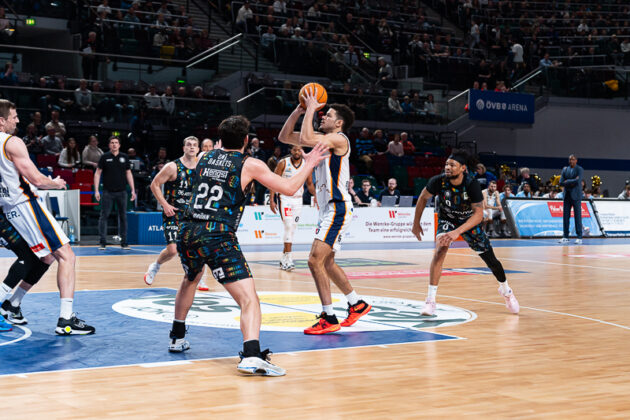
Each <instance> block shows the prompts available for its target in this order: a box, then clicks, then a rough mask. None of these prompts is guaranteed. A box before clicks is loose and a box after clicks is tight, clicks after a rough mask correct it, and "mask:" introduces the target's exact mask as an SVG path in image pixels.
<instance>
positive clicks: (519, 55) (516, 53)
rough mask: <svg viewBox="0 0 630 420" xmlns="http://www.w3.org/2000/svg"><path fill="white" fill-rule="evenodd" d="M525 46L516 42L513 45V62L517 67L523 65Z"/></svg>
mask: <svg viewBox="0 0 630 420" xmlns="http://www.w3.org/2000/svg"><path fill="white" fill-rule="evenodd" d="M523 61H524V58H523V46H522V45H521V44H519V43H518V42H515V43H514V44H513V45H512V62H513V63H514V65H515V66H520V65H522V64H523Z"/></svg>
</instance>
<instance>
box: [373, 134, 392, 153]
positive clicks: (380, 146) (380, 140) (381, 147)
mask: <svg viewBox="0 0 630 420" xmlns="http://www.w3.org/2000/svg"><path fill="white" fill-rule="evenodd" d="M372 144H373V146H374V149H376V153H385V151H386V150H387V146H388V145H389V142H388V141H387V139H386V138H385V136H384V135H383V130H380V129H377V130H374V139H373V140H372Z"/></svg>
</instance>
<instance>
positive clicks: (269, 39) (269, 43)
mask: <svg viewBox="0 0 630 420" xmlns="http://www.w3.org/2000/svg"><path fill="white" fill-rule="evenodd" d="M276 38H277V37H276V34H275V33H273V26H271V25H269V26H267V31H266V32H265V33H264V34H262V36H261V37H260V45H261V46H262V47H263V49H264V52H265V54H266V55H267V56H268V57H272V58H274V59H275V54H274V51H275V50H274V48H275V44H276Z"/></svg>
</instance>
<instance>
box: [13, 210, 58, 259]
mask: <svg viewBox="0 0 630 420" xmlns="http://www.w3.org/2000/svg"><path fill="white" fill-rule="evenodd" d="M4 214H5V216H6V217H7V220H9V221H10V222H11V224H12V225H13V227H15V230H17V231H18V232H19V233H20V235H22V237H23V238H24V240H25V241H26V243H27V244H28V246H29V247H31V250H32V251H33V252H34V253H35V255H37V256H38V257H39V258H42V257H45V256H46V255H48V254H52V253H53V252H55V251H56V250H58V249H59V248H61V247H62V246H64V245H65V244H67V243H68V242H70V240H69V239H68V237H67V236H66V234H65V233H64V231H63V229H61V226H59V223H58V222H57V221H56V220H55V218H54V217H53V216H52V215H51V214H50V213H49V212H48V209H46V207H45V206H44V205H42V203H41V202H40V201H39V200H31V201H26V202H24V203H19V204H17V205H16V206H13V207H9V208H6V207H5V208H4Z"/></svg>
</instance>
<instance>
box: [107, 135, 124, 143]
mask: <svg viewBox="0 0 630 420" xmlns="http://www.w3.org/2000/svg"><path fill="white" fill-rule="evenodd" d="M112 140H118V143H121V141H120V137H118V136H110V137H109V139H108V140H107V144H109V143H111V141H112Z"/></svg>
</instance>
